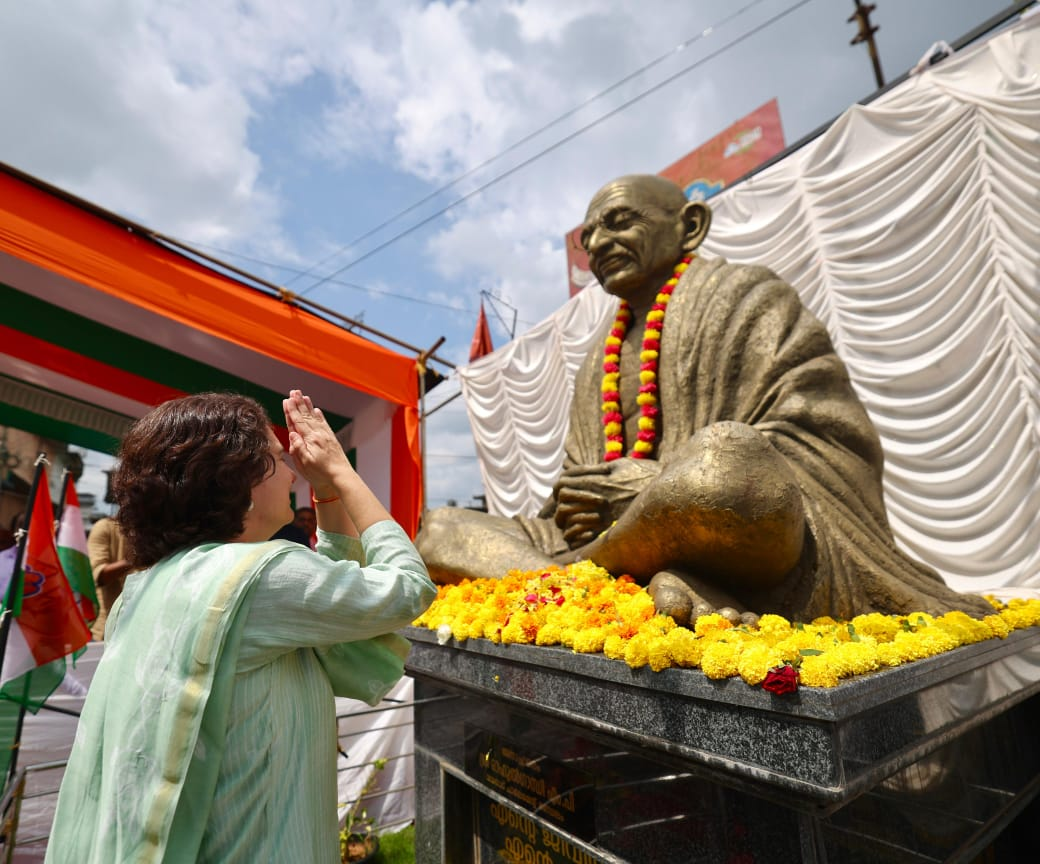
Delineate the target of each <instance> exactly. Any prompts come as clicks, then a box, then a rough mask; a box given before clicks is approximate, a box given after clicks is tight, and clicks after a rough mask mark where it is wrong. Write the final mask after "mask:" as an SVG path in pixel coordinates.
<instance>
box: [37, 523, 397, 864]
mask: <svg viewBox="0 0 1040 864" xmlns="http://www.w3.org/2000/svg"><path fill="white" fill-rule="evenodd" d="M295 548H297V547H296V546H295V544H292V543H290V542H288V541H271V542H268V543H260V544H234V543H232V544H221V545H206V546H201V547H197V548H195V549H192V550H188V551H186V552H182V553H179V554H177V555H175V556H172V557H171V558H169V559H167V560H165V561H163V562H161V563H160V564H158V565H156V566H155V567H153V568H152V569H151V570H149V571H144V572H142V573H139V574H134V575H133V576H131V577H130V578H129V579H128V580H127V583H126V586H125V588H124V590H123V595H122V597H120V599H119V601H118V602H117V604H116V605H115V606H114V607H113V609H112V612H111V614H110V616H109V621H108V628H107V632H106V636H107V639H106V643H105V655H104V657H103V659H102V662H101V663H100V664H99V665H98V669H97V672H96V674H95V676H94V680H93V682H92V683H91V687H90V694H89V696H88V698H87V702H86V704H85V705H84V710H83V715H82V717H81V718H80V723H79V727H78V728H77V732H76V742H75V746H74V748H73V752H72V755H71V757H70V759H69V764H68V768H67V769H66V772H65V779H64V780H63V782H62V788H61V794H60V796H59V799H58V806H57V810H56V813H55V819H54V828H53V830H52V833H51V840H50V843H49V844H48V849H47V858H46V860H47V861H48V862H53V864H64V862H69V864H73V862H75V864H119V862H134V864H150V862H170V864H191V862H194V861H195V860H196V858H197V855H198V851H199V847H200V844H201V842H202V837H203V834H204V832H205V829H206V824H207V821H208V816H209V811H210V807H211V804H212V801H213V794H214V790H215V788H216V784H217V778H218V775H219V771H220V765H221V759H222V755H223V741H224V733H225V729H226V728H227V717H228V707H229V705H230V701H231V691H232V684H233V680H234V677H235V672H236V663H237V657H238V648H239V644H240V642H241V636H242V627H243V625H244V623H245V619H246V617H247V616H245V615H243V614H239V613H240V612H242V611H243V609H244V608H246V605H245V604H247V603H248V598H249V594H250V590H251V589H252V587H253V586H254V584H255V582H256V578H257V576H258V575H259V574H260V572H261V571H262V570H263V568H264V567H265V566H266V565H267V564H269V563H270V562H271V561H272V560H273V559H275V558H276V557H278V556H279V555H282V554H286V553H287V552H289V551H290V550H293V549H295ZM315 651H316V654H317V656H318V658H319V660H320V661H321V662H322V665H323V667H324V668H325V669H326V672H327V673H328V674H329V680H330V682H331V683H332V686H333V691H334V692H335V693H336V694H337V695H344V696H351V697H353V698H359V699H363V700H365V701H367V702H370V703H373V704H374V702H377V701H378V700H379V699H380V698H382V696H383V695H384V694H385V693H386V691H387V690H389V688H390V687H391V686H393V684H394V682H396V681H397V680H398V679H399V678H400V677H401V674H402V673H403V669H404V658H405V656H406V655H407V652H408V643H407V640H404V639H401V637H398V636H388V637H381V638H379V639H371V640H365V641H361V642H351V643H344V644H342V645H336V646H332V647H328V648H320V649H315ZM359 669H364V670H365V672H364V675H358V674H357V672H358V670H359ZM351 671H353V673H354V674H353V675H352V674H350V673H351Z"/></svg>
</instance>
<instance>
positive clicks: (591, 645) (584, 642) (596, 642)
mask: <svg viewBox="0 0 1040 864" xmlns="http://www.w3.org/2000/svg"><path fill="white" fill-rule="evenodd" d="M606 641H607V631H606V630H605V629H604V628H603V627H590V628H589V629H587V630H579V631H578V632H577V633H575V634H574V642H573V644H572V646H571V647H573V648H574V650H575V651H577V652H578V653H579V654H599V653H600V652H602V651H603V647H604V643H605V642H606Z"/></svg>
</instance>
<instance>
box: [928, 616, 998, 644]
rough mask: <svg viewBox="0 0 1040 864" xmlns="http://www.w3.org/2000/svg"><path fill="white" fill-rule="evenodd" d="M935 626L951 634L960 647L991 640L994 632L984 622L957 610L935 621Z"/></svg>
mask: <svg viewBox="0 0 1040 864" xmlns="http://www.w3.org/2000/svg"><path fill="white" fill-rule="evenodd" d="M935 626H936V627H940V628H942V629H943V630H945V631H946V632H947V633H949V634H950V635H951V636H952V637H953V638H954V639H956V640H957V642H958V644H960V645H971V644H973V643H975V642H981V641H982V640H983V639H990V638H992V636H993V631H992V630H990V628H989V627H988V626H987V625H986V624H985V622H983V621H979V620H978V619H976V618H972V617H971V616H970V615H968V614H967V613H966V612H961V611H960V610H959V609H955V610H954V611H952V612H947V613H946V614H945V615H941V616H940V617H938V618H936V619H935Z"/></svg>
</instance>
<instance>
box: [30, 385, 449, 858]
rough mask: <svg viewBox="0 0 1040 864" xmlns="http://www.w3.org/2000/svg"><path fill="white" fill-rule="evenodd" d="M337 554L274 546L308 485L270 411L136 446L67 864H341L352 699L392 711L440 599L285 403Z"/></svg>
mask: <svg viewBox="0 0 1040 864" xmlns="http://www.w3.org/2000/svg"><path fill="white" fill-rule="evenodd" d="M283 407H284V410H285V420H286V426H287V427H288V430H289V453H290V455H291V456H292V459H293V462H294V463H295V466H296V468H297V470H298V471H299V472H300V473H301V474H302V475H303V477H304V478H305V479H306V480H307V481H308V482H309V483H310V485H311V487H312V489H313V490H314V496H315V504H316V508H315V509H316V510H317V519H318V545H317V551H311V550H310V549H308V548H306V547H303V546H301V545H300V544H298V543H291V542H289V541H285V540H272V541H268V540H267V538H268V537H270V536H271V535H272V534H274V533H275V531H277V529H278V528H279V527H280V526H282V525H284V524H285V523H286V522H288V521H289V520H290V519H291V518H292V509H291V507H290V498H289V491H290V488H291V486H292V484H293V481H294V479H295V478H294V474H293V471H292V469H290V467H289V466H288V465H287V464H286V462H285V461H284V459H283V457H284V453H283V450H282V446H281V444H280V443H279V442H278V439H277V438H276V437H275V436H274V434H273V433H272V432H271V429H270V421H269V420H268V418H267V416H266V415H265V413H264V410H263V408H261V407H260V405H258V404H257V403H256V402H254V401H253V400H252V399H248V398H246V397H243V396H235V395H231V394H225V393H205V394H200V395H195V396H187V397H184V398H182V399H176V400H173V401H171V402H167V403H165V404H163V405H160V406H159V407H158V408H156V409H154V410H153V411H152V412H151V413H150V414H148V415H147V416H145V417H144V418H142V419H141V420H139V421H138V422H137V423H136V424H135V425H134V426H133V428H132V429H131V430H130V432H129V433H128V434H127V436H126V439H125V440H124V441H123V444H122V447H121V450H120V459H119V465H118V468H117V471H116V474H115V476H114V478H113V489H114V493H115V497H116V500H117V502H118V504H119V508H120V509H119V515H118V517H117V518H118V521H119V525H120V528H121V529H122V531H123V533H124V535H125V537H126V540H127V543H128V545H129V549H130V552H129V555H130V564H131V566H132V567H134V568H135V569H136V570H137V572H135V573H133V574H132V575H130V576H129V577H128V578H127V580H126V584H125V587H124V589H123V593H122V596H121V597H120V598H119V600H118V601H117V602H116V604H115V605H114V607H113V608H112V610H111V612H110V614H109V619H108V625H107V630H106V641H105V653H104V656H103V658H102V660H101V662H100V663H99V664H98V668H97V672H96V674H95V676H94V680H93V683H92V685H91V688H90V693H89V695H88V697H87V700H86V704H85V705H84V708H83V714H82V717H81V718H80V722H79V728H78V729H77V733H76V742H75V745H74V747H73V750H72V755H71V756H70V758H69V764H68V768H67V769H66V773H65V778H64V780H63V782H62V787H61V793H60V795H59V799H58V806H57V810H56V813H55V819H54V830H53V833H52V835H51V840H50V843H49V845H48V849H47V859H46V860H47V861H49V862H55V864H63V862H76V864H114V862H131V861H132V862H135V864H137V862H195V861H212V862H222V864H234V862H250V864H254V862H259V861H307V862H329V864H333V862H338V861H339V853H338V841H337V820H336V760H335V757H336V749H335V740H336V718H335V709H334V702H333V696H334V695H338V696H350V697H353V698H357V699H363V700H364V701H366V702H368V703H369V704H373V705H374V704H375V703H377V702H378V701H379V700H380V699H381V698H382V696H383V694H385V693H386V691H387V690H389V688H390V687H391V686H392V685H393V684H394V683H395V682H396V681H397V680H398V679H399V678H400V676H401V674H402V672H403V668H404V657H405V656H406V655H407V652H408V643H407V641H406V640H404V639H402V638H401V637H400V636H397V635H394V634H393V631H394V630H396V629H398V628H400V627H402V626H404V625H406V624H408V623H409V622H410V621H412V620H413V619H414V618H416V617H417V616H418V615H419V614H421V613H422V611H423V610H424V609H425V608H426V607H427V606H428V605H429V604H430V602H431V601H432V599H433V597H434V595H435V593H436V591H435V588H434V586H433V584H432V583H431V582H430V580H429V577H428V575H427V573H426V568H425V567H424V566H423V563H422V560H421V559H420V558H419V555H418V553H417V552H416V551H415V548H414V547H413V546H412V544H411V543H410V542H409V540H408V538H407V536H406V535H405V533H404V531H403V530H402V529H401V528H400V526H398V525H397V523H395V522H394V521H393V520H392V519H391V518H390V515H389V513H387V511H386V510H385V509H384V508H383V506H382V504H380V503H379V501H378V499H377V498H376V497H375V495H374V494H373V493H372V492H371V491H370V490H369V489H368V487H367V486H366V485H365V484H364V482H363V481H362V480H361V478H360V477H358V475H357V474H356V473H355V472H354V469H353V468H352V467H351V465H350V463H349V462H348V461H347V458H346V456H345V455H344V453H343V449H342V447H340V445H339V443H338V442H337V441H336V438H335V437H334V435H333V433H332V430H331V429H330V428H329V425H328V423H327V422H326V421H325V418H324V417H323V415H322V413H321V411H320V410H319V409H317V408H315V407H314V406H313V404H312V403H311V400H310V398H309V397H307V396H304V395H303V394H301V393H300V391H298V390H293V391H292V392H291V393H290V394H289V398H288V399H286V400H284V402H283Z"/></svg>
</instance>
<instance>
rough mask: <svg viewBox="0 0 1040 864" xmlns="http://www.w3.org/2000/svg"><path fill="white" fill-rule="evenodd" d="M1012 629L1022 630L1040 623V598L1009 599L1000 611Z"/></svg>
mask: <svg viewBox="0 0 1040 864" xmlns="http://www.w3.org/2000/svg"><path fill="white" fill-rule="evenodd" d="M998 614H999V615H1000V617H1001V618H1003V619H1004V620H1005V621H1006V622H1007V624H1008V626H1009V627H1010V628H1011V629H1012V630H1022V629H1023V628H1025V627H1033V626H1035V625H1036V624H1038V623H1040V600H1019V599H1015V600H1009V601H1008V604H1007V608H1006V609H1002V610H1001V611H1000V612H999V613H998Z"/></svg>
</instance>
